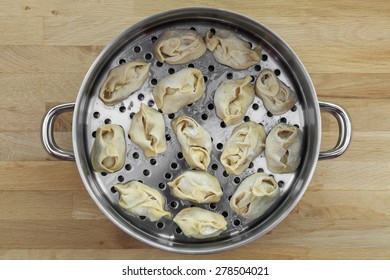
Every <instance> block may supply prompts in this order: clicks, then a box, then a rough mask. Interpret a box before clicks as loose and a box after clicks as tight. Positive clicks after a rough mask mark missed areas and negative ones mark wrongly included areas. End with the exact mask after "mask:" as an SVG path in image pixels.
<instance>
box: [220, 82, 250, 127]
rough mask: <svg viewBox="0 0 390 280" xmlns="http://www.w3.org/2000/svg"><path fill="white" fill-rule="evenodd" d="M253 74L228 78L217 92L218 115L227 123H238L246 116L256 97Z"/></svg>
mask: <svg viewBox="0 0 390 280" xmlns="http://www.w3.org/2000/svg"><path fill="white" fill-rule="evenodd" d="M251 80H252V77H251V76H246V77H245V78H244V79H237V80H227V81H225V82H223V83H222V84H221V85H220V86H219V87H218V89H217V90H216V92H215V96H214V104H215V109H216V112H217V115H218V117H220V118H221V119H222V120H223V121H224V122H225V123H226V124H228V125H229V124H238V123H239V122H241V121H242V119H243V118H244V116H245V114H246V112H247V111H248V108H249V106H250V105H251V104H252V102H253V99H254V98H255V89H254V87H253V86H252V85H251V83H250V82H251Z"/></svg>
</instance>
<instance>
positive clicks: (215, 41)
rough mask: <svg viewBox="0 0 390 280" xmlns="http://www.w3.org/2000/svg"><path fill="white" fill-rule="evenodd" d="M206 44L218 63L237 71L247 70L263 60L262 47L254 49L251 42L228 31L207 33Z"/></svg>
mask: <svg viewBox="0 0 390 280" xmlns="http://www.w3.org/2000/svg"><path fill="white" fill-rule="evenodd" d="M205 42H206V46H207V49H209V50H210V51H212V52H213V55H214V58H215V60H216V61H217V62H219V63H221V64H224V65H227V66H229V67H231V68H233V69H236V70H245V69H247V68H249V67H251V66H252V65H255V64H256V63H258V62H259V61H260V59H261V51H262V48H261V46H257V47H256V48H254V49H252V46H251V44H250V43H249V42H246V41H244V40H242V39H240V38H239V37H238V36H237V35H235V34H234V33H233V32H231V31H228V30H219V31H217V33H215V34H213V33H212V32H211V31H209V32H207V34H206V37H205Z"/></svg>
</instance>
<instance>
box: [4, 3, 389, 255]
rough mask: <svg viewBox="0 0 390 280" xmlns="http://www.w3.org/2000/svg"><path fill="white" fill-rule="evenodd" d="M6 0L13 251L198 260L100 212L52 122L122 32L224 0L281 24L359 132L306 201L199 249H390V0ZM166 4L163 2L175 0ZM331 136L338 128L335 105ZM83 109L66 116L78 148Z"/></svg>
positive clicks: (8, 242)
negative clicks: (245, 240)
mask: <svg viewBox="0 0 390 280" xmlns="http://www.w3.org/2000/svg"><path fill="white" fill-rule="evenodd" d="M183 2H185V3H184V4H181V1H164V2H162V1H139V0H138V1H124V0H121V1H106V0H100V1H98V0H86V1H64V0H34V1H33V0H20V1H15V0H2V1H0V86H1V99H0V259H193V258H194V256H189V255H181V254H173V253H168V252H165V251H161V250H158V249H154V248H152V247H150V246H148V245H145V244H143V243H141V242H139V241H136V240H134V239H133V238H131V237H129V236H127V235H126V234H125V233H123V232H122V231H121V230H119V229H118V228H117V227H116V226H115V225H114V224H113V223H111V222H110V221H109V220H108V219H107V218H105V216H104V215H103V214H102V213H101V212H100V210H99V209H98V208H97V206H96V205H95V204H94V202H93V201H92V199H91V198H90V197H89V195H88V193H87V191H86V190H85V188H84V185H83V183H82V181H81V179H80V177H79V174H78V171H77V168H76V164H75V163H74V162H66V161H61V160H57V159H55V158H53V157H51V156H50V155H48V154H47V153H46V152H45V150H44V149H43V147H42V143H41V139H40V129H41V121H42V117H43V115H44V113H45V112H47V110H48V109H49V108H51V107H52V106H53V105H55V104H59V103H65V102H73V101H75V100H76V96H77V92H78V89H79V87H80V84H81V82H82V79H83V78H84V75H85V74H86V72H87V70H88V68H89V67H90V65H91V64H92V62H93V60H94V59H95V58H96V57H97V56H98V54H99V53H100V51H101V50H102V49H103V48H104V46H105V45H106V44H108V43H109V42H110V41H111V40H112V39H113V38H114V37H115V36H116V35H118V34H119V33H120V32H121V31H123V30H124V29H125V28H127V27H128V26H131V25H132V24H134V23H136V22H137V21H139V20H141V19H144V18H145V17H148V16H151V15H153V14H155V13H158V12H162V11H165V10H169V9H173V8H178V7H188V6H210V7H219V8H225V9H228V10H232V11H235V12H237V13H241V14H243V15H246V16H249V17H251V18H253V19H255V20H257V21H259V22H261V23H263V24H265V25H266V26H268V27H269V28H270V29H271V30H273V31H274V32H276V33H277V34H279V35H280V36H281V37H282V38H283V39H284V40H285V41H286V42H288V44H289V45H290V46H291V47H292V48H293V49H294V50H295V52H296V53H297V55H298V56H299V57H300V59H301V60H302V62H303V63H304V65H305V67H306V68H307V70H308V72H309V74H310V76H311V78H312V80H313V83H314V86H315V88H316V91H317V94H318V98H319V100H321V101H329V102H334V103H336V104H339V105H341V106H343V107H344V108H345V109H346V110H347V111H348V112H349V114H350V117H351V119H352V122H353V141H352V143H351V145H350V147H349V149H348V151H347V152H346V153H345V154H344V155H343V156H341V157H339V158H337V159H332V160H326V161H320V162H319V163H318V165H317V168H316V171H315V174H314V177H313V179H312V181H311V183H310V186H309V188H308V190H307V191H306V193H305V195H304V196H303V198H302V200H301V201H300V202H299V204H298V205H297V206H296V207H295V209H294V210H293V211H292V213H291V214H290V215H288V217H287V218H286V219H285V220H284V221H283V222H282V223H281V224H280V225H278V226H277V227H276V228H275V229H274V230H272V231H271V232H270V233H268V234H267V235H265V236H264V237H262V238H260V239H258V240H256V241H254V242H252V243H251V244H249V245H246V246H243V247H241V248H238V249H235V250H232V251H228V252H224V253H218V254H211V255H199V256H196V257H195V258H198V259H237V258H243V259H246V258H248V259H389V258H390V178H389V173H390V149H389V143H390V121H389V112H390V2H389V1H387V0H374V1H367V0H357V1H354V0H344V1H331V0H325V1H320V0H318V1H307V0H297V1H275V0H262V1H247V2H245V3H246V4H245V5H243V2H241V1H236V0H229V1H215V0H207V1H206V0H199V1H191V0H188V1H183ZM162 3H163V4H162ZM322 120H323V126H322V130H323V143H322V148H323V149H326V148H330V147H332V145H334V143H335V141H336V138H337V134H338V128H337V124H336V121H335V120H334V119H333V118H332V117H330V116H329V115H328V114H322ZM71 126H72V124H71V114H67V115H64V116H62V117H61V119H60V120H59V121H58V123H57V124H56V139H57V141H58V143H59V144H60V145H61V146H63V147H65V148H67V149H71V147H72V143H71V133H70V131H71Z"/></svg>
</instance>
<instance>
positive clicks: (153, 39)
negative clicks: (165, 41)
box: [150, 36, 158, 43]
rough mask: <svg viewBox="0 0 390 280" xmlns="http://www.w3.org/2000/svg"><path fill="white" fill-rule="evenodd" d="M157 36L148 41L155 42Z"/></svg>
mask: <svg viewBox="0 0 390 280" xmlns="http://www.w3.org/2000/svg"><path fill="white" fill-rule="evenodd" d="M157 39H158V38H157V36H153V37H152V38H151V39H150V40H151V41H152V43H154V42H156V41H157Z"/></svg>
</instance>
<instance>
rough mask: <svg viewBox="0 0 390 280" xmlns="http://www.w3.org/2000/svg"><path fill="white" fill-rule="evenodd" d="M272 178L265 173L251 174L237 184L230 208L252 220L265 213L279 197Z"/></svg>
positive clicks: (276, 185) (277, 188) (276, 186)
mask: <svg viewBox="0 0 390 280" xmlns="http://www.w3.org/2000/svg"><path fill="white" fill-rule="evenodd" d="M279 194H280V191H279V187H278V184H277V183H276V182H275V180H274V178H272V177H271V176H269V175H267V174H265V173H256V174H253V175H251V176H249V177H247V178H245V180H243V181H242V183H241V184H240V185H239V186H238V188H237V190H236V191H235V192H234V194H233V195H232V197H231V199H230V208H232V210H233V211H234V212H236V213H237V214H238V215H240V216H242V217H244V218H245V219H248V220H253V219H256V218H258V217H260V216H261V215H263V214H264V213H265V211H267V209H268V208H269V207H270V206H271V205H272V204H273V203H274V202H275V200H276V199H277V198H278V197H279Z"/></svg>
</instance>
